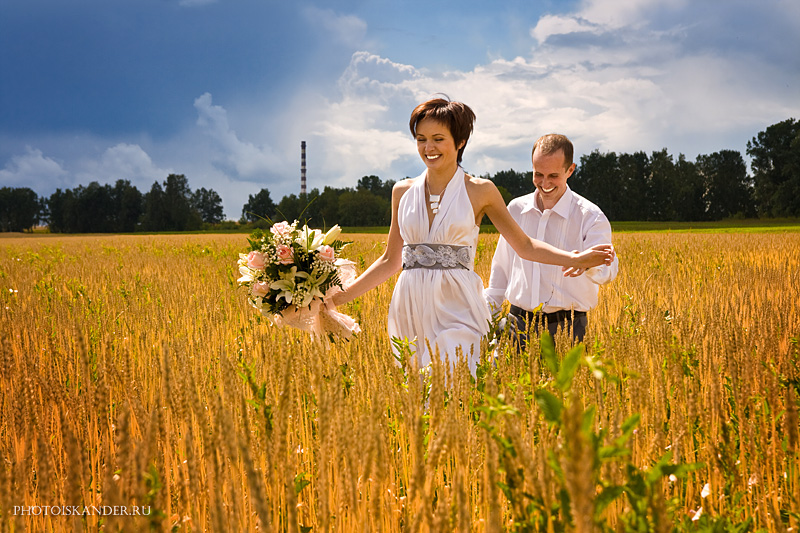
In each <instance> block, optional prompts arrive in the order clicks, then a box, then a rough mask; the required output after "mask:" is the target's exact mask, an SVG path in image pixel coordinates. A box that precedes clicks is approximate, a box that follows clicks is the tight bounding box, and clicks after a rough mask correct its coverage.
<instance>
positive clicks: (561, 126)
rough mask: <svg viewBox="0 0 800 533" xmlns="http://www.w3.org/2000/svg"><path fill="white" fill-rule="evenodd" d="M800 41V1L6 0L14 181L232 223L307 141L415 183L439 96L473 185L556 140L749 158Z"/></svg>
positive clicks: (325, 160) (336, 178) (1, 174)
mask: <svg viewBox="0 0 800 533" xmlns="http://www.w3.org/2000/svg"><path fill="white" fill-rule="evenodd" d="M798 50H800V2H797V1H796V0H761V1H759V2H753V1H752V0H695V1H689V0H583V1H571V2H570V1H557V0H549V1H541V2H534V1H532V0H527V1H522V0H514V1H508V2H501V1H498V2H486V1H485V0H483V1H473V0H462V1H459V2H452V1H447V0H444V1H441V2H417V1H410V2H398V1H396V0H395V1H389V0H374V1H366V0H363V1H357V0H351V1H329V2H323V1H321V0H317V1H314V0H308V1H304V0H298V1H273V0H117V1H113V2H110V1H108V0H69V1H68V2H66V1H64V0H3V1H2V3H0V185H2V186H11V187H31V188H33V189H34V190H35V191H36V192H37V193H38V194H39V195H42V196H49V195H50V194H51V193H52V192H53V191H54V190H55V189H56V188H59V187H60V188H62V189H63V188H73V187H75V186H77V185H87V184H88V183H89V182H91V181H99V182H100V183H113V182H114V181H116V180H117V179H120V178H123V179H129V180H130V181H131V182H132V183H133V184H135V185H136V186H137V187H138V188H139V189H140V190H141V191H142V192H146V191H147V190H149V189H150V186H151V185H152V184H153V182H154V181H156V180H158V181H163V180H164V179H165V178H166V176H167V175H168V174H169V173H171V172H174V173H181V174H185V175H186V176H187V178H188V179H189V184H190V186H191V187H192V188H194V189H197V188H199V187H206V188H212V189H214V190H216V191H217V192H218V193H219V194H220V196H221V197H222V199H223V203H224V207H225V212H226V215H227V216H228V217H229V218H234V219H238V218H239V216H240V215H241V209H242V205H243V204H244V203H245V202H246V201H247V197H248V195H250V194H255V193H256V192H258V191H259V190H260V189H261V188H263V187H267V188H268V189H269V190H270V192H271V193H272V197H273V199H274V200H276V201H277V200H279V199H280V198H281V197H282V196H283V195H285V194H288V193H292V192H298V191H299V175H300V171H299V165H300V141H302V140H305V141H306V142H307V144H308V181H309V188H313V187H318V188H320V189H322V188H323V187H324V186H325V185H331V186H335V187H344V186H354V185H355V183H356V182H357V180H358V179H359V178H360V177H361V176H364V175H369V174H375V175H378V176H380V177H381V178H382V179H395V180H397V179H402V178H404V177H406V176H416V175H417V174H419V172H421V170H422V164H421V162H420V161H419V160H418V156H417V155H416V151H415V145H414V142H413V140H412V139H411V137H410V134H409V133H408V131H407V121H408V116H409V114H410V112H411V110H412V109H413V107H414V106H415V105H416V104H417V103H419V102H421V101H423V100H425V99H427V98H428V97H429V96H431V95H433V94H435V93H446V94H447V95H449V96H450V97H451V98H452V99H454V100H461V101H464V102H466V103H467V104H469V105H470V106H471V107H472V108H473V109H474V110H475V112H476V115H477V117H478V119H477V122H476V125H475V133H474V135H473V137H472V139H471V140H470V144H469V146H468V147H467V150H466V152H465V155H464V166H465V168H466V169H467V171H469V172H471V173H473V174H477V175H484V174H487V173H494V172H497V171H499V170H505V169H508V168H514V169H516V170H527V169H528V168H529V166H530V156H529V154H530V147H531V145H532V143H533V141H534V140H535V139H536V137H538V136H539V135H542V134H544V133H551V132H559V133H564V134H566V135H568V136H569V137H570V138H572V139H573V141H574V143H575V145H576V152H577V154H578V155H580V154H585V153H589V152H591V151H592V150H595V149H599V150H600V151H603V152H605V151H616V152H633V151H637V150H644V151H646V152H648V153H649V152H651V151H653V150H660V149H662V148H667V149H668V151H669V152H670V153H672V154H673V155H676V156H677V154H679V153H683V154H685V155H686V156H687V158H689V159H692V160H693V159H694V158H695V157H696V156H697V155H698V154H709V153H712V152H715V151H718V150H722V149H733V150H738V151H740V152H742V154H743V155H744V152H745V148H746V144H747V141H748V140H750V139H751V138H752V137H753V136H754V135H756V134H757V133H758V132H759V131H761V130H763V129H764V128H765V127H766V126H768V125H770V124H773V123H775V122H778V121H781V120H785V119H787V118H790V117H793V118H800V54H798V53H797V51H798ZM611 186H613V185H611Z"/></svg>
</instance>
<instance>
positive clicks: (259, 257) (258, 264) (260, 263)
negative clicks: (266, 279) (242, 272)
mask: <svg viewBox="0 0 800 533" xmlns="http://www.w3.org/2000/svg"><path fill="white" fill-rule="evenodd" d="M247 266H249V267H250V268H252V269H253V270H264V267H266V266H267V260H266V259H265V258H264V254H262V253H261V252H255V251H253V252H250V253H249V254H247Z"/></svg>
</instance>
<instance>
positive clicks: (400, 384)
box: [0, 233, 800, 533]
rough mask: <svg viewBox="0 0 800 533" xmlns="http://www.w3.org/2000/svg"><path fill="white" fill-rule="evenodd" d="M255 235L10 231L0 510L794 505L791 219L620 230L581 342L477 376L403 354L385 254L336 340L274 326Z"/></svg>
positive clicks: (502, 347) (574, 523) (528, 519)
mask: <svg viewBox="0 0 800 533" xmlns="http://www.w3.org/2000/svg"><path fill="white" fill-rule="evenodd" d="M349 237H350V238H352V240H353V241H354V243H353V244H351V245H350V246H349V247H348V248H347V249H346V250H345V256H348V257H349V258H351V259H353V260H355V261H356V262H357V264H358V266H359V269H360V270H363V268H365V266H367V265H369V264H370V263H371V262H372V261H373V260H374V259H375V258H376V257H378V255H380V254H381V253H382V251H383V238H384V237H383V236H379V235H375V236H371V235H351V236H349ZM496 238H497V237H496V236H492V235H482V236H481V241H480V244H479V249H478V251H477V257H476V271H477V272H478V273H479V274H480V275H481V277H482V278H483V279H484V281H487V280H488V275H489V269H490V264H491V257H492V253H493V250H494V247H495V244H496ZM246 244H247V243H246V239H245V235H174V236H163V235H162V236H138V235H126V236H38V237H37V236H26V237H22V238H16V239H9V238H6V239H0V532H8V531H14V532H16V531H34V532H39V531H42V532H45V531H99V530H102V531H133V532H138V531H212V532H222V531H235V532H247V531H278V532H298V533H299V532H308V531H314V532H317V531H320V532H325V531H336V532H351V531H353V532H373V531H385V532H395V531H478V532H484V531H485V532H496V531H581V532H582V531H675V530H678V531H711V530H712V528H716V529H714V530H715V531H724V530H731V531H733V530H738V531H746V530H750V531H770V532H772V531H775V532H778V531H781V532H782V531H798V527H799V526H800V518H799V515H798V513H800V470H799V469H798V453H800V444H798V429H799V428H798V426H800V424H799V423H798V406H799V405H800V355H798V352H799V351H800V348H798V338H800V314H799V313H798V309H799V308H800V305H798V301H800V233H770V234H767V233H763V234H694V233H659V234H649V233H626V234H619V235H617V236H615V244H616V246H617V250H618V255H619V258H620V274H619V276H618V278H617V279H616V280H615V281H614V282H613V283H612V284H610V285H608V286H604V287H602V288H601V292H600V305H599V306H598V307H597V308H596V309H594V310H593V311H592V312H591V313H590V315H589V330H588V332H587V337H586V341H587V342H586V344H587V346H586V350H585V353H581V352H580V349H578V350H571V349H570V346H568V345H567V343H566V338H557V339H556V346H557V348H558V356H557V358H556V359H553V358H552V357H551V358H548V357H547V356H546V355H547V353H549V352H547V350H548V345H547V343H546V341H543V342H542V343H541V344H540V343H539V342H538V341H537V342H535V343H534V344H533V345H532V347H531V350H530V352H528V353H522V354H517V353H515V352H514V351H513V350H509V349H508V347H507V345H506V344H504V342H503V341H502V340H500V341H499V344H497V346H496V354H497V357H496V358H495V359H494V360H493V361H488V362H486V363H485V364H484V365H482V366H481V370H480V371H479V376H478V379H477V382H476V381H475V380H473V379H472V378H471V376H470V374H469V372H468V370H467V369H466V365H465V364H464V363H463V361H462V362H461V363H460V364H456V365H455V366H454V367H453V366H450V365H446V364H434V365H433V367H432V369H431V371H430V373H429V374H427V375H426V376H424V377H421V376H420V375H419V374H418V372H417V371H416V369H415V367H414V366H413V362H412V363H410V364H403V365H401V364H398V362H397V361H396V360H395V358H394V357H393V356H392V352H391V348H390V346H391V345H390V340H389V339H388V338H387V334H386V314H387V309H388V305H389V301H390V297H391V291H392V286H393V283H394V280H390V281H389V282H387V283H385V284H384V285H382V286H380V287H379V288H378V289H376V290H375V291H373V292H371V293H369V294H367V295H365V296H364V297H362V298H360V299H358V300H356V301H355V302H354V303H352V304H350V305H349V306H345V307H344V308H343V310H344V311H345V312H348V313H349V314H351V315H353V316H354V317H356V318H357V319H358V321H359V322H360V324H361V326H362V329H363V331H362V333H361V334H360V335H359V336H358V337H357V338H356V339H355V340H353V341H351V342H339V343H336V344H332V345H325V344H323V343H319V342H314V341H313V340H311V339H310V338H308V337H307V336H306V335H305V334H304V333H301V332H297V331H290V330H287V329H279V328H275V327H272V326H270V325H269V324H268V323H267V321H266V320H264V319H263V318H262V317H260V316H258V315H257V314H256V313H255V312H254V310H253V309H252V308H250V307H249V305H248V304H247V302H246V298H245V295H244V293H243V291H242V290H239V289H237V287H236V278H237V277H238V272H237V267H236V259H237V254H238V253H239V252H241V251H244V249H245V248H246ZM494 348H495V346H493V347H492V349H494ZM487 350H488V349H487ZM542 353H544V354H545V355H544V356H543V355H542ZM485 356H486V352H485V353H484V357H485ZM554 360H556V361H557V362H556V363H553V361H554ZM559 361H560V362H559ZM568 361H571V362H572V363H574V364H575V365H577V366H576V370H575V373H574V375H573V374H569V375H566V371H563V372H562V370H559V368H562V369H563V368H566V367H567V366H569V365H571V364H572V363H568ZM554 364H555V365H556V366H553V365H554ZM558 365H561V366H560V367H559V366H558ZM556 374H558V375H556ZM562 374H564V375H562ZM736 528H739V529H736Z"/></svg>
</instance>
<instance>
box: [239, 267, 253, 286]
mask: <svg viewBox="0 0 800 533" xmlns="http://www.w3.org/2000/svg"><path fill="white" fill-rule="evenodd" d="M239 274H241V275H242V277H240V278H239V279H237V280H236V281H238V282H239V283H249V282H251V281H253V280H255V277H253V271H252V270H250V269H249V268H248V267H246V266H245V265H239Z"/></svg>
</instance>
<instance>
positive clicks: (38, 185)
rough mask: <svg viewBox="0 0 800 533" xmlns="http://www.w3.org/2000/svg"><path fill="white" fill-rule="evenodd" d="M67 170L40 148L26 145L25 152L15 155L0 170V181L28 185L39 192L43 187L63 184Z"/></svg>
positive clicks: (11, 185) (5, 184) (6, 183)
mask: <svg viewBox="0 0 800 533" xmlns="http://www.w3.org/2000/svg"><path fill="white" fill-rule="evenodd" d="M66 177H67V171H66V170H64V168H63V167H62V166H61V164H60V163H58V162H56V161H54V160H53V159H51V158H49V157H45V155H44V154H43V153H42V151H41V150H39V149H37V148H31V147H30V146H27V147H26V148H25V153H24V154H22V155H15V156H13V157H12V158H11V160H10V161H9V163H8V164H7V165H6V167H5V168H4V169H2V170H0V183H2V184H3V185H4V186H7V187H29V188H31V189H33V190H34V191H36V192H37V193H41V192H42V190H43V189H50V188H51V187H52V188H54V189H55V188H57V187H59V186H63V184H64V183H65V178H66Z"/></svg>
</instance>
